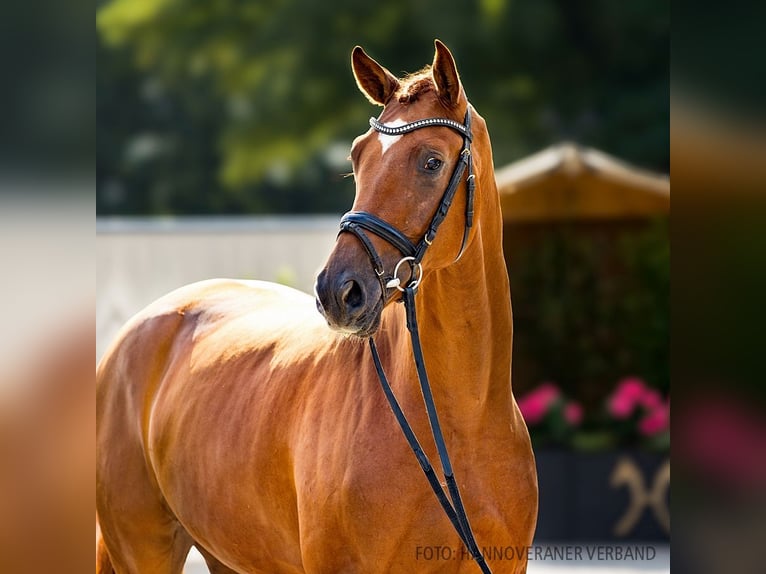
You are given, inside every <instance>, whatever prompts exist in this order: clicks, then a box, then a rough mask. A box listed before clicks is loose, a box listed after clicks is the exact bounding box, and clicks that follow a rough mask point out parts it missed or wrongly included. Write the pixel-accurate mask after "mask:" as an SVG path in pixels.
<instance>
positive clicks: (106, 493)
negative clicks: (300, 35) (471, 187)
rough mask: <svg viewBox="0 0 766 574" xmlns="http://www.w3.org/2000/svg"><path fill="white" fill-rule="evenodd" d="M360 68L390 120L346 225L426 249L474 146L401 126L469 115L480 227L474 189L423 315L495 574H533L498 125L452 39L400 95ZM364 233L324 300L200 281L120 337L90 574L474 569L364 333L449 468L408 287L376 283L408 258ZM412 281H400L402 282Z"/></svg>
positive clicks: (358, 149)
mask: <svg viewBox="0 0 766 574" xmlns="http://www.w3.org/2000/svg"><path fill="white" fill-rule="evenodd" d="M352 67H353V72H354V76H355V78H356V81H357V84H358V86H359V88H360V89H361V91H362V92H363V93H364V95H365V96H366V97H367V98H368V99H369V100H370V101H371V102H373V103H375V104H378V105H382V106H384V108H383V112H382V114H381V115H380V117H379V118H378V121H379V124H377V125H379V126H381V125H382V126H384V127H383V128H381V130H383V131H379V130H377V129H371V130H368V131H367V132H366V133H365V134H363V135H361V136H359V137H358V138H356V140H355V141H354V143H353V147H352V150H351V158H352V162H353V168H354V176H355V180H356V199H355V201H354V206H353V208H354V210H355V211H356V212H364V213H367V214H372V216H373V217H377V218H380V220H381V221H385V222H387V223H388V224H390V225H391V226H394V227H395V228H397V229H398V230H400V231H401V233H402V234H403V235H404V236H406V238H408V239H409V240H410V241H413V242H418V241H419V240H420V238H422V237H423V235H424V234H425V233H426V232H427V227H428V225H429V222H431V221H432V218H433V217H434V211H435V210H436V208H437V206H438V205H440V200H441V198H442V197H443V193H444V190H445V189H446V188H447V187H448V184H449V181H450V179H451V174H452V173H453V171H455V166H456V165H457V162H458V159H459V158H460V157H462V155H461V149H462V148H463V143H464V142H465V141H466V138H465V137H463V136H462V135H461V133H459V132H458V131H457V130H456V129H452V128H451V127H449V126H447V125H444V124H443V123H442V124H439V125H435V126H429V127H424V128H423V129H417V130H416V131H410V132H408V133H402V134H397V133H395V132H393V131H392V129H393V128H395V127H396V126H401V125H403V124H408V123H411V122H415V121H417V120H421V119H424V118H447V119H449V120H452V121H453V123H455V124H457V125H462V124H463V122H464V121H465V119H464V118H466V112H468V120H470V124H471V125H472V134H471V135H472V138H471V150H472V158H473V166H472V168H473V174H474V175H475V199H474V200H473V202H472V203H473V210H474V215H473V225H472V226H470V227H468V226H467V225H466V215H467V209H466V208H467V203H468V199H467V197H468V190H467V185H466V178H464V177H461V179H460V181H458V182H457V187H456V195H455V201H454V205H453V206H452V208H451V209H448V212H447V215H446V218H445V219H444V221H443V223H442V225H441V226H440V228H439V233H438V236H437V237H435V238H434V237H430V238H429V239H431V240H432V241H429V243H432V245H431V246H430V248H429V249H428V251H427V252H425V255H424V256H423V258H422V270H423V275H422V283H421V284H420V287H419V293H418V297H417V299H416V303H415V305H416V311H417V316H418V321H419V331H420V337H421V340H422V346H423V359H424V362H425V365H426V368H427V371H428V376H429V378H430V380H431V384H432V389H433V398H434V402H435V404H436V406H437V407H438V411H439V417H440V420H441V427H442V429H443V431H444V439H445V442H446V444H447V446H448V448H449V452H450V454H451V456H452V461H453V466H454V474H455V476H456V477H457V480H458V483H459V486H460V489H461V490H462V493H463V501H464V503H465V509H466V511H467V515H468V517H470V521H471V526H472V528H473V531H474V533H475V535H476V539H477V541H478V543H479V545H480V546H481V547H482V549H483V550H484V552H485V555H486V557H487V561H488V563H489V565H490V566H491V568H492V570H493V571H494V572H525V571H526V568H527V560H526V552H525V547H526V546H528V545H529V544H531V542H532V537H533V533H534V527H535V521H536V515H537V482H536V474H535V464H534V458H533V455H532V450H531V447H530V442H529V435H528V433H527V429H526V426H525V424H524V421H523V419H522V417H521V415H520V413H519V409H518V408H517V406H516V402H515V400H514V398H513V395H512V393H511V384H510V367H511V340H512V333H513V330H512V319H511V302H510V291H509V284H508V276H507V272H506V267H505V261H504V258H503V251H502V237H501V234H502V218H501V213H500V203H499V198H498V194H497V188H496V185H495V179H494V171H493V165H492V152H491V147H490V141H489V135H488V133H487V128H486V124H485V123H484V120H483V119H482V118H481V117H480V116H479V115H478V114H477V113H476V112H475V111H474V110H473V109H472V107H470V106H469V103H468V100H467V99H466V96H465V93H464V91H463V88H462V86H461V83H460V80H459V77H458V73H457V70H456V67H455V63H454V60H453V58H452V55H451V54H450V52H449V50H448V49H447V48H446V47H445V46H444V45H443V44H442V43H441V42H438V41H437V42H436V55H435V57H434V61H433V65H432V66H429V67H427V68H426V69H424V70H423V71H421V72H419V73H417V74H415V75H412V76H409V77H407V78H404V79H397V78H396V77H394V76H393V75H392V74H391V73H390V72H389V71H388V70H386V69H385V68H383V67H382V66H381V65H380V64H378V63H377V62H375V61H374V60H373V59H371V58H370V57H369V56H368V55H367V54H365V53H364V51H363V50H362V49H361V48H359V47H357V48H355V49H354V51H353V53H352ZM386 126H387V127H386ZM385 132H388V133H385ZM466 231H467V235H466V237H465V241H464V237H463V236H464V234H465V233H466ZM365 237H366V243H365V241H364V240H361V239H360V237H359V236H357V235H356V234H355V233H341V234H340V235H339V236H338V240H337V243H336V245H335V248H334V249H333V251H332V253H331V254H330V256H329V258H328V260H327V263H326V264H325V266H324V268H323V269H322V271H321V273H320V274H319V276H318V278H317V283H316V288H315V291H316V303H315V301H313V300H312V299H311V298H310V297H308V296H307V295H305V294H302V293H299V292H297V291H294V290H292V289H289V288H286V287H281V286H278V285H274V284H269V283H263V282H257V281H236V280H212V281H204V282H201V283H197V284H194V285H189V286H186V287H183V288H181V289H179V290H177V291H175V292H173V293H171V294H169V295H167V296H165V297H163V298H161V299H160V300H158V301H156V302H155V303H153V304H152V305H150V306H149V307H148V308H147V309H145V310H144V311H142V312H141V313H139V314H138V315H137V316H136V317H134V318H133V319H131V321H130V322H129V323H128V324H127V325H126V326H125V327H124V328H123V330H122V331H121V333H120V334H119V336H118V338H117V340H116V342H115V343H114V344H113V345H112V347H111V348H110V350H109V351H108V352H107V353H106V354H105V356H104V358H103V360H102V361H101V363H100V365H99V367H98V372H97V374H98V395H97V404H98V407H97V417H98V418H97V420H98V430H97V447H98V463H97V491H96V502H97V511H98V520H99V524H100V529H101V535H100V537H99V539H98V542H97V566H96V569H97V572H101V573H108V572H117V573H118V574H123V573H125V574H127V573H132V574H171V573H179V572H181V571H182V568H183V564H184V560H185V557H186V555H187V553H188V551H189V549H190V548H191V547H192V546H196V547H197V548H198V549H199V551H200V552H201V553H202V554H203V556H204V557H205V559H206V561H207V564H208V567H209V569H210V571H211V572H213V573H214V574H218V573H230V572H239V573H264V574H265V573H269V574H273V573H301V572H312V573H314V572H328V573H330V572H332V573H337V572H358V573H364V574H373V573H378V572H379V573H390V572H478V568H477V564H476V563H475V562H474V560H473V558H472V557H471V556H470V555H469V554H468V553H467V551H465V550H464V549H463V546H462V543H461V538H460V537H459V536H458V534H457V533H456V531H455V530H454V529H453V527H452V524H451V523H450V521H449V520H448V519H447V517H446V516H445V514H444V513H443V510H442V507H440V505H439V503H438V501H437V499H436V497H434V494H433V492H432V491H431V489H430V488H429V484H428V482H427V481H426V479H425V478H424V476H423V474H422V472H421V469H420V468H419V466H418V464H417V461H416V459H415V457H414V456H413V454H412V452H411V451H410V449H409V447H408V444H407V442H406V441H405V440H404V439H403V436H402V432H401V430H400V428H399V426H398V425H397V420H396V419H395V418H394V416H393V415H392V412H391V410H390V408H389V406H388V404H387V403H386V397H385V396H384V393H383V392H382V391H381V388H380V383H379V380H378V377H377V375H376V369H375V365H374V363H373V360H372V358H371V355H370V349H369V348H368V345H367V344H366V341H365V339H366V338H367V337H370V336H372V337H373V338H374V341H375V343H376V345H377V349H378V350H379V353H380V358H381V362H382V364H383V367H384V369H385V371H386V373H387V375H388V378H389V380H390V382H391V387H392V388H393V392H394V393H395V394H396V396H397V398H398V401H399V404H400V405H401V408H402V410H403V411H404V413H405V414H406V416H407V418H408V419H409V421H410V424H411V426H412V429H413V431H414V433H415V434H416V435H417V436H418V437H419V438H420V439H421V444H422V445H423V448H424V450H425V453H426V454H427V456H428V457H429V458H430V459H431V460H432V461H434V460H438V458H437V452H436V447H435V446H434V445H433V441H432V440H426V439H429V438H430V436H431V435H430V427H429V421H428V418H427V416H426V413H425V411H424V409H423V400H422V397H421V391H420V389H419V387H418V378H417V373H416V367H415V363H414V361H413V347H412V343H411V340H410V338H409V336H408V333H407V327H406V324H405V313H404V309H403V306H402V305H397V304H394V302H395V301H397V300H399V299H400V298H401V291H400V290H399V289H396V288H395V287H396V285H395V283H396V282H384V281H381V280H380V278H379V277H378V274H377V273H376V265H375V263H376V262H375V261H374V258H373V257H372V253H374V254H375V257H377V259H378V261H377V264H378V265H380V266H382V267H383V268H384V269H385V270H386V274H387V276H388V277H389V278H391V277H392V276H393V275H394V273H393V271H392V270H393V269H394V267H395V266H396V264H397V262H398V261H399V260H400V259H401V253H399V251H398V250H397V249H396V248H395V247H394V246H393V245H391V244H390V243H389V242H388V241H386V240H385V239H384V238H382V237H380V236H378V235H376V234H375V233H372V234H367V235H365ZM458 253H460V256H459V257H458ZM456 258H457V260H456ZM416 274H417V270H416V267H414V266H410V265H404V266H402V269H401V270H399V275H400V276H401V278H402V279H406V280H405V281H404V284H411V283H412V282H413V281H416V280H417V279H418V278H417V277H416V276H415V275H416ZM315 305H316V307H318V308H319V310H320V312H321V314H320V313H317V310H316V308H315ZM328 325H329V327H330V328H328Z"/></svg>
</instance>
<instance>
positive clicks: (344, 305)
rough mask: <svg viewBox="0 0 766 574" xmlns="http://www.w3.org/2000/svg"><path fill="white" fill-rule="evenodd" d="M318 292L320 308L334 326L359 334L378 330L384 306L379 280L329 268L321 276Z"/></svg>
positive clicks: (316, 293) (317, 299)
mask: <svg viewBox="0 0 766 574" xmlns="http://www.w3.org/2000/svg"><path fill="white" fill-rule="evenodd" d="M314 293H315V295H316V305H317V309H318V310H319V312H320V313H321V314H322V316H323V317H324V318H325V320H326V321H327V324H328V325H329V326H330V328H332V329H333V330H335V331H339V332H341V333H346V334H350V335H356V336H358V337H369V336H370V335H372V334H373V333H374V332H375V331H377V329H378V326H379V325H380V314H381V311H382V307H383V305H382V300H381V296H380V295H381V294H380V287H379V285H378V282H377V281H374V280H373V281H370V280H369V278H364V277H361V276H356V275H354V274H353V273H352V272H350V271H342V272H339V273H332V272H330V271H329V270H328V268H325V269H323V270H322V271H321V272H320V273H319V275H318V276H317V279H316V283H315V285H314Z"/></svg>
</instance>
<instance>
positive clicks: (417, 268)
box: [339, 104, 491, 574]
mask: <svg viewBox="0 0 766 574" xmlns="http://www.w3.org/2000/svg"><path fill="white" fill-rule="evenodd" d="M370 126H371V127H372V128H373V129H374V130H375V131H377V132H380V133H382V134H386V135H391V136H398V135H404V134H407V133H410V132H412V131H415V130H418V129H422V128H427V127H433V126H443V127H448V128H451V129H453V130H455V131H457V132H458V133H460V134H461V135H462V136H463V148H462V150H461V152H460V157H459V158H458V162H457V164H456V165H455V168H454V170H453V172H452V176H451V177H450V180H449V183H448V184H447V188H446V190H445V191H444V194H443V195H442V198H441V201H440V202H439V206H438V207H437V209H436V212H435V213H434V215H433V217H432V219H431V223H430V224H429V225H428V229H427V230H426V232H425V235H424V236H423V238H422V239H421V240H420V241H419V242H418V243H417V244H415V243H413V242H412V241H410V239H409V238H408V237H407V236H406V235H404V233H402V232H401V231H400V230H398V229H397V228H396V227H394V226H393V225H391V224H390V223H388V222H386V221H384V220H383V219H381V218H379V217H377V216H375V215H373V214H372V213H368V212H366V211H349V212H348V213H346V214H345V215H344V216H343V217H342V218H341V221H340V232H339V234H340V233H344V232H346V233H352V234H353V235H354V236H356V237H357V239H359V241H360V242H361V244H362V246H363V247H364V249H365V251H367V254H368V255H369V257H370V261H371V263H372V266H373V268H374V269H375V273H376V275H377V276H378V280H379V281H380V286H381V297H383V300H384V301H385V300H386V297H387V294H388V290H389V289H394V288H395V289H398V290H399V291H401V293H402V301H403V302H404V307H405V310H406V316H407V330H408V331H409V333H410V338H411V340H412V351H413V355H414V359H415V368H416V370H417V375H418V381H419V383H420V390H421V392H422V394H423V401H424V403H425V407H426V412H427V414H428V422H429V424H430V426H431V433H432V435H433V439H434V443H435V444H436V450H437V452H438V454H439V459H440V461H441V466H442V471H443V473H444V478H445V481H446V483H447V491H446V492H445V491H444V488H443V487H442V485H441V483H440V482H439V478H438V476H437V475H436V472H435V471H434V468H433V466H431V462H430V461H429V459H428V457H427V456H426V454H425V452H424V451H423V448H422V447H421V446H420V442H418V439H417V437H416V436H415V433H414V432H413V430H412V426H411V425H410V423H409V421H408V420H407V417H406V416H405V415H404V412H403V411H402V409H401V407H400V406H399V401H397V399H396V396H395V395H394V392H393V390H392V388H391V385H390V383H389V382H388V378H387V377H386V373H385V371H384V369H383V365H382V363H381V360H380V355H379V354H378V349H377V347H376V345H375V341H374V340H373V338H372V337H370V338H369V344H370V351H371V353H372V359H373V362H374V363H375V370H376V372H377V375H378V379H379V381H380V386H381V388H382V389H383V393H384V394H385V396H386V399H387V400H388V404H389V406H390V407H391V410H392V411H393V413H394V416H395V417H396V420H397V422H398V424H399V427H400V428H401V430H402V433H403V434H404V437H405V438H406V439H407V442H408V443H409V445H410V448H411V449H412V451H413V452H414V454H415V457H416V458H417V460H418V463H419V464H420V468H421V469H422V470H423V473H424V474H425V475H426V479H427V480H428V483H429V484H430V486H431V489H432V490H433V491H434V494H435V495H436V498H437V500H438V501H439V504H440V505H441V507H442V509H443V510H444V513H445V514H446V515H447V518H449V520H450V522H451V523H452V526H453V527H454V528H455V530H456V531H457V533H458V535H459V536H460V539H461V540H462V541H463V544H465V546H466V548H467V549H468V551H469V552H470V554H471V556H472V557H473V558H474V560H476V563H477V564H478V565H479V567H480V568H481V570H482V572H484V573H485V574H491V570H490V568H489V566H488V565H487V562H486V560H485V559H484V555H483V554H482V552H481V550H480V549H479V546H478V544H477V543H476V539H475V537H474V534H473V531H472V530H471V525H470V523H469V522H468V517H467V516H466V512H465V508H464V506H463V501H462V498H461V496H460V490H459V488H458V485H457V481H456V480H455V475H454V472H453V469H452V463H451V461H450V457H449V453H448V452H447V445H446V444H445V442H444V435H443V433H442V429H441V424H440V423H439V416H438V414H437V412H436V405H435V403H434V399H433V394H432V392H431V385H430V383H429V381H428V373H427V371H426V367H425V361H424V358H423V349H422V346H421V344H420V333H419V331H418V320H417V316H416V313H415V295H416V294H417V290H418V287H419V286H420V282H421V280H422V279H423V267H422V264H421V261H422V259H423V256H424V255H425V253H426V250H427V249H428V247H429V246H430V245H431V244H432V243H433V240H434V238H435V237H436V232H437V230H438V229H439V226H440V225H441V224H442V222H443V221H444V219H445V218H446V217H447V213H448V212H449V208H450V206H451V205H452V201H453V199H454V198H455V194H456V193H457V190H458V187H459V186H460V183H461V181H462V179H463V174H464V173H465V172H466V170H467V171H468V176H467V177H466V194H467V195H466V211H465V229H464V232H463V242H462V244H461V246H460V252H459V253H458V256H457V258H456V259H455V260H456V261H457V259H460V257H461V255H462V254H463V251H464V250H465V248H466V245H467V243H468V237H469V235H470V232H471V227H472V226H473V198H474V189H475V179H476V178H475V175H474V173H473V159H472V157H471V141H472V133H471V106H470V104H469V105H468V108H467V110H466V113H465V120H464V122H463V123H462V124H461V123H459V122H456V121H454V120H451V119H448V118H428V119H422V120H417V121H415V122H411V123H408V124H405V125H402V126H397V127H392V126H387V125H385V124H382V123H380V122H379V121H378V120H377V119H375V118H370ZM367 233H373V234H375V235H377V236H378V237H380V238H382V239H383V240H385V241H386V242H388V243H389V244H391V245H393V246H394V247H395V248H396V249H397V250H399V252H400V253H401V254H402V256H403V257H402V259H401V260H400V261H399V263H397V265H396V266H395V267H394V270H393V272H392V273H391V274H389V273H387V271H386V269H385V267H384V265H383V261H382V259H381V258H380V256H379V255H378V252H377V251H376V250H375V247H374V246H373V244H372V241H371V240H370V238H369V236H368V235H367ZM404 263H409V266H410V278H409V283H408V284H407V285H406V286H404V287H402V285H401V280H400V279H399V277H398V273H399V268H400V267H401V266H402V265H403V264H404Z"/></svg>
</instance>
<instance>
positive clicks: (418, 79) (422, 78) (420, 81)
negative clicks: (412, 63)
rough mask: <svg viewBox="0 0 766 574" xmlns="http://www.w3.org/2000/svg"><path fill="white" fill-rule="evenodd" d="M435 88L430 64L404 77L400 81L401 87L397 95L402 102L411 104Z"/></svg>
mask: <svg viewBox="0 0 766 574" xmlns="http://www.w3.org/2000/svg"><path fill="white" fill-rule="evenodd" d="M434 90H435V86H434V81H433V76H432V75H431V66H430V65H428V66H426V67H425V68H423V69H422V70H419V71H417V72H413V73H412V74H409V75H408V76H405V77H404V78H402V79H401V80H400V82H399V89H398V90H397V92H396V97H397V99H398V101H399V103H400V104H410V103H412V102H416V101H417V100H418V98H420V96H422V95H423V94H427V93H429V92H433V91H434Z"/></svg>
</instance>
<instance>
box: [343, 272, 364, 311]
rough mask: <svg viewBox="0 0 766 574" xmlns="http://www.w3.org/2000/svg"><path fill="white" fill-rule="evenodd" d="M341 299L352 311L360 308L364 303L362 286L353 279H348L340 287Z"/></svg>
mask: <svg viewBox="0 0 766 574" xmlns="http://www.w3.org/2000/svg"><path fill="white" fill-rule="evenodd" d="M340 300H341V301H342V302H343V304H344V305H346V309H347V310H348V311H349V312H351V313H353V312H354V311H356V310H358V309H360V308H361V307H362V306H363V305H364V292H363V291H362V287H361V286H360V285H359V283H357V282H356V281H354V280H353V279H351V280H349V281H346V282H345V283H344V284H343V286H342V287H341V289H340Z"/></svg>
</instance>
